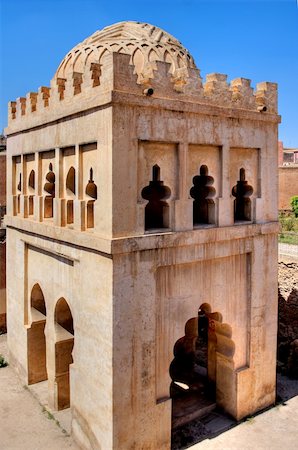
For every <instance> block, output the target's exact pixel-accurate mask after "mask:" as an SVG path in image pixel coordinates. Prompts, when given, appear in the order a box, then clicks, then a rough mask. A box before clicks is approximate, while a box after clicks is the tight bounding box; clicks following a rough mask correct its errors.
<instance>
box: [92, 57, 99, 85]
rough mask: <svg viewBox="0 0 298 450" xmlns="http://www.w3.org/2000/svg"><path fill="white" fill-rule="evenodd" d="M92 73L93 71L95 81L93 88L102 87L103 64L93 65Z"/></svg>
mask: <svg viewBox="0 0 298 450" xmlns="http://www.w3.org/2000/svg"><path fill="white" fill-rule="evenodd" d="M90 71H91V80H93V84H92V87H96V86H99V85H100V76H101V64H99V63H91V64H90Z"/></svg>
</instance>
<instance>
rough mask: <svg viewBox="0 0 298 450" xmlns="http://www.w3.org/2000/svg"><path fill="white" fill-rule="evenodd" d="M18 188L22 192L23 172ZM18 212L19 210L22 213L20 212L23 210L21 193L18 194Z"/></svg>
mask: <svg viewBox="0 0 298 450" xmlns="http://www.w3.org/2000/svg"><path fill="white" fill-rule="evenodd" d="M17 189H18V191H19V192H22V174H21V173H20V176H19V182H18V185H17ZM17 212H18V214H20V212H21V195H20V194H18V197H17Z"/></svg>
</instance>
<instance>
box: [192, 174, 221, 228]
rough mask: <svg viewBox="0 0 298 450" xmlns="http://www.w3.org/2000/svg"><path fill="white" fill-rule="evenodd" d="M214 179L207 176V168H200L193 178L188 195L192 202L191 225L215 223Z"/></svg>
mask: <svg viewBox="0 0 298 450" xmlns="http://www.w3.org/2000/svg"><path fill="white" fill-rule="evenodd" d="M213 183H214V178H213V177H211V176H210V175H208V167H207V166H205V165H203V166H201V167H200V175H196V176H195V177H194V178H193V187H192V188H191V190H190V195H191V197H192V198H193V199H194V201H193V225H194V226H196V225H200V224H213V223H215V203H214V200H213V197H214V196H215V194H216V191H215V189H214V187H213V186H212V185H213Z"/></svg>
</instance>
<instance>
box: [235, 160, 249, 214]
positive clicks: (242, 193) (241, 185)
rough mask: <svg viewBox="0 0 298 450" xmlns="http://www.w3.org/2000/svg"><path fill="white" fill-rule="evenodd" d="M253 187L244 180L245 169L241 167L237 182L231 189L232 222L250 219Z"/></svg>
mask: <svg viewBox="0 0 298 450" xmlns="http://www.w3.org/2000/svg"><path fill="white" fill-rule="evenodd" d="M252 193H253V187H252V186H250V185H249V184H248V182H247V180H246V179H245V169H244V168H243V167H242V168H241V169H240V171H239V180H238V181H237V184H236V185H235V186H234V187H233V189H232V195H233V196H234V197H235V200H234V222H237V221H243V220H249V221H250V220H252V219H251V200H250V198H249V197H251V195H252Z"/></svg>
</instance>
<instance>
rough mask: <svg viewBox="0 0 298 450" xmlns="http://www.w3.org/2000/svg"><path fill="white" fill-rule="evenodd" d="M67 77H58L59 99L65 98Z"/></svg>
mask: <svg viewBox="0 0 298 450" xmlns="http://www.w3.org/2000/svg"><path fill="white" fill-rule="evenodd" d="M66 81H67V80H66V78H57V79H56V84H57V86H58V94H59V100H63V99H64V91H65V84H66Z"/></svg>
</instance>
